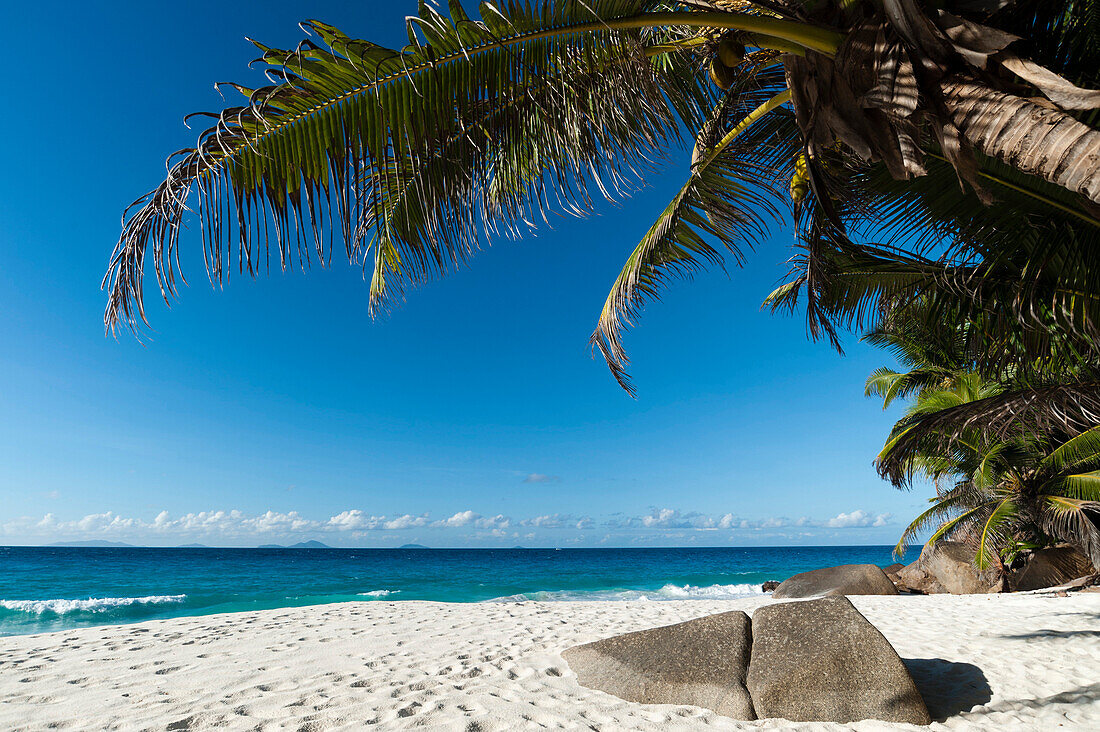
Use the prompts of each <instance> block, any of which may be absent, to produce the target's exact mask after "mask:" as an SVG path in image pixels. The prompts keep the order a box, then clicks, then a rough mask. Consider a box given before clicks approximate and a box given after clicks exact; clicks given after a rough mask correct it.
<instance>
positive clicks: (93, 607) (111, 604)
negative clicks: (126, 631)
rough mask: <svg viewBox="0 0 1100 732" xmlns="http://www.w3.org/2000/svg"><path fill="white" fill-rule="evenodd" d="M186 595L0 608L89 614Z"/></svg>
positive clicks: (0, 603)
mask: <svg viewBox="0 0 1100 732" xmlns="http://www.w3.org/2000/svg"><path fill="white" fill-rule="evenodd" d="M186 597H187V595H149V596H148V597H90V598H88V599H87V600H65V599H60V598H59V599H54V600H0V608H4V609H5V610H13V611H15V612H23V613H33V614H35V615H42V614H44V613H54V614H56V615H65V614H66V613H75V612H90V613H101V612H106V611H108V610H113V609H115V608H119V607H129V606H131V605H160V604H163V603H172V602H183V601H184V599H186Z"/></svg>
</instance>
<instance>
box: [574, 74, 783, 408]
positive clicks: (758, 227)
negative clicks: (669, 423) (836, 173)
mask: <svg viewBox="0 0 1100 732" xmlns="http://www.w3.org/2000/svg"><path fill="white" fill-rule="evenodd" d="M745 78H746V81H753V82H757V83H758V82H759V74H758V73H757V72H756V70H754V69H751V68H750V69H749V71H748V74H746V77H745ZM779 78H781V77H779ZM771 87H772V89H774V88H775V85H771ZM744 96H746V95H745V94H744V93H743V92H742V93H740V94H737V95H736V97H737V98H738V99H739V100H741V99H742V98H743V97H744ZM733 98H734V95H733V94H731V95H729V96H727V97H726V99H727V100H730V99H733ZM789 99H790V94H789V92H787V91H785V90H784V91H779V92H778V93H777V94H775V95H774V96H772V97H771V98H770V99H767V101H764V102H763V103H761V104H760V105H759V106H758V107H756V108H755V109H753V110H752V111H750V112H749V113H748V114H746V115H745V116H744V117H743V118H742V119H740V120H739V121H738V122H736V124H734V125H733V126H732V127H731V128H729V130H728V132H726V133H725V134H724V135H723V136H722V138H721V140H719V141H718V142H717V144H715V145H714V146H713V147H703V148H702V149H703V150H705V152H704V153H703V154H702V155H701V156H700V158H699V160H698V162H697V163H696V164H695V165H693V168H692V172H691V176H690V178H689V179H688V181H687V183H685V184H684V186H683V187H682V188H681V189H680V191H679V192H678V193H677V194H676V196H675V198H673V200H672V201H671V202H670V203H669V204H668V206H666V207H665V209H664V211H662V212H661V215H660V217H658V219H657V221H656V222H655V223H654V224H653V226H651V227H650V229H649V230H648V231H647V232H646V234H645V236H643V237H642V240H641V242H640V243H639V244H638V245H637V246H636V247H635V248H634V251H633V252H631V254H630V256H629V257H628V258H627V261H626V264H625V265H624V266H623V269H622V270H621V271H620V273H619V275H618V277H617V278H616V279H615V283H614V285H613V286H612V289H611V293H610V294H609V295H608V297H607V300H606V302H605V303H604V306H603V310H602V312H601V313H600V318H599V321H598V323H597V325H596V329H595V331H594V332H593V333H592V336H591V338H590V339H589V341H590V343H591V344H592V346H593V347H594V348H595V349H598V350H599V351H600V353H601V354H602V355H603V357H604V359H605V360H606V361H607V364H608V367H609V368H610V369H611V373H612V374H613V375H614V376H615V379H616V381H618V382H619V384H620V385H621V386H622V387H623V388H624V389H626V390H627V391H628V392H629V393H631V394H632V395H633V393H634V389H633V386H632V385H631V383H630V379H629V375H628V374H627V372H626V367H627V364H628V359H627V356H626V352H625V350H624V348H623V345H622V330H623V326H624V324H625V323H630V322H632V321H633V320H634V319H635V318H636V317H637V315H638V313H639V312H640V310H641V308H642V307H643V306H644V304H645V303H646V302H647V301H653V300H656V299H659V297H660V290H661V289H662V287H663V286H665V285H666V284H667V282H668V281H669V279H671V278H675V277H690V276H691V275H692V274H693V273H694V272H696V271H697V270H698V269H700V268H702V267H703V266H705V265H707V264H710V265H721V264H722V262H723V251H722V250H723V249H724V250H725V253H726V254H729V255H731V256H732V257H733V258H734V259H735V261H736V262H737V263H738V264H740V263H741V262H742V261H743V253H742V250H741V246H746V247H750V248H751V247H752V246H753V245H754V243H755V242H756V241H758V240H760V239H761V238H762V237H764V236H765V235H766V231H767V228H766V224H765V218H766V217H769V216H770V217H773V218H776V217H778V206H780V205H782V198H781V194H780V192H779V190H778V187H777V186H776V185H774V182H776V181H777V176H776V174H775V171H776V168H777V167H778V168H781V167H782V166H781V165H780V163H779V161H782V160H783V157H784V156H785V153H787V150H786V148H787V147H789V145H790V141H791V134H792V133H793V132H794V128H793V126H792V125H790V124H789V120H790V118H789V116H772V117H770V118H769V117H768V115H769V113H770V112H773V111H774V110H776V109H778V108H779V107H780V106H781V105H783V104H785V103H786V102H787V101H789ZM716 113H717V116H718V118H719V119H715V120H712V121H711V122H710V123H709V124H708V125H707V126H706V127H705V128H704V134H706V133H711V134H713V132H712V131H713V130H714V129H716V128H717V129H722V127H721V125H720V118H724V117H726V116H727V115H726V113H727V107H726V103H723V104H722V105H720V106H719V108H718V109H717V110H716ZM761 120H765V121H763V122H762V121H761ZM753 125H760V126H761V127H762V128H763V130H762V131H760V130H758V132H757V134H756V135H754V136H753V138H752V140H751V141H750V142H748V143H742V144H738V137H739V136H740V135H741V134H742V133H744V132H745V131H746V130H748V129H749V128H750V127H752V126H753ZM786 157H789V154H788V155H786ZM769 181H770V182H772V184H769Z"/></svg>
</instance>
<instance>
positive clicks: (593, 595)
mask: <svg viewBox="0 0 1100 732" xmlns="http://www.w3.org/2000/svg"><path fill="white" fill-rule="evenodd" d="M892 549H893V548H892V547H886V546H853V547H836V546H833V547H753V548H713V549H703V548H690V549H689V548H683V549H518V548H517V549H192V548H178V549H152V548H148V549H146V548H58V547H0V635H12V634H23V633H40V632H46V631H54V630H65V629H69V628H75V627H82V626H90V625H105V624H114V623H128V622H137V621H141V620H149V619H153V618H169V617H178V616H183V615H207V614H210V613H223V612H238V611H244V610H264V609H270V608H279V607H294V606H299V605H318V604H322V603H329V602H347V601H370V602H379V601H383V602H390V601H402V600H439V601H445V602H486V601H519V600H544V601H557V600H603V601H636V602H637V601H662V600H691V599H699V600H714V599H723V598H729V599H734V598H739V597H746V596H750V595H754V594H759V593H760V592H761V590H760V584H761V583H762V582H764V581H765V580H783V579H786V578H787V577H790V576H791V575H793V574H797V573H798V572H804V571H806V570H809V569H817V568H819V567H828V566H834V565H838V564H879V565H887V564H891V563H892V562H894V561H895V560H894V558H893V556H892V554H891V552H892Z"/></svg>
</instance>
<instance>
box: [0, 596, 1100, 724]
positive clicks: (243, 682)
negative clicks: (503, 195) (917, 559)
mask: <svg viewBox="0 0 1100 732" xmlns="http://www.w3.org/2000/svg"><path fill="white" fill-rule="evenodd" d="M851 599H852V601H853V602H854V603H855V605H856V607H858V608H859V609H860V611H862V612H863V613H864V614H865V615H866V616H867V618H868V619H869V620H870V621H871V622H873V623H874V624H875V625H876V626H878V628H879V629H880V630H882V632H883V633H884V634H885V635H886V637H887V638H888V639H889V640H890V641H891V642H892V643H893V645H894V647H895V648H896V649H897V651H898V653H899V654H900V655H901V657H902V658H903V659H906V662H907V664H908V665H909V667H910V669H911V671H912V672H913V675H914V678H915V679H916V681H917V683H918V686H919V687H920V688H921V691H922V693H923V694H924V696H925V697H926V700H927V702H928V706H929V711H930V712H931V713H932V716H933V718H935V719H936V720H937V721H936V722H934V723H933V725H932V727H931V729H951V730H959V729H997V730H1006V729H1019V730H1050V729H1092V730H1095V729H1100V593H1078V594H1072V595H1070V596H1068V597H1057V596H1053V595H1049V594H1047V595H970V596H951V595H932V596H925V597H906V596H901V597H853V598H851ZM768 602H772V600H770V599H768V598H765V597H761V598H754V599H749V600H743V601H724V602H717V601H714V602H705V601H674V602H587V603H586V602H561V603H540V602H524V603H485V604H448V603H432V602H400V603H394V602H363V603H343V604H338V605H321V606H313V607H303V608H293V609H279V610H269V611H262V612H249V613H233V614H224V615H209V616H205V617H191V618H179V619H172V620H159V621H151V622H145V623H140V624H134V625H120V626H111V627H101V628H89V629H82V630H75V631H67V632H58V633H48V634H42V635H31V636H15V637H6V638H0V729H4V730H39V729H73V730H100V729H118V730H139V729H149V730H165V729H169V730H189V729H210V728H219V729H229V730H268V729H291V730H329V729H347V730H351V729H363V728H367V727H371V726H372V725H373V726H374V727H373V728H376V729H407V728H424V729H443V730H467V731H470V732H473V731H474V730H515V729H543V728H564V729H592V730H620V729H653V730H657V729H660V730H669V729H696V728H708V729H755V728H773V729H774V728H781V729H787V728H795V729H842V727H840V726H838V725H827V724H797V725H796V724H792V723H790V722H786V721H784V720H775V719H769V720H760V721H756V722H736V721H734V720H731V719H728V718H725V717H721V716H719V715H716V714H714V713H712V712H709V711H707V710H704V709H699V708H696V707H689V706H663V705H662V706H651V705H641V704H633V703H629V702H625V701H622V700H620V699H618V698H615V697H612V696H609V695H607V694H604V693H601V692H597V691H592V690H589V689H585V688H583V687H580V686H578V684H577V682H576V677H575V676H574V675H573V673H572V672H570V670H569V668H568V666H567V665H566V664H565V663H564V662H563V661H562V658H561V655H560V654H561V651H563V650H565V649H566V648H568V647H570V646H573V645H576V644H579V643H585V642H588V641H592V640H596V639H599V638H604V637H607V636H610V635H615V634H617V633H623V632H627V631H632V630H640V629H643V628H648V627H655V626H658V625H665V624H669V623H674V622H679V621H682V620H688V619H691V618H694V617H698V616H701V615H706V614H710V613H716V612H723V611H726V610H731V609H736V608H741V609H744V610H746V611H749V612H751V611H752V609H754V608H755V607H758V606H760V605H761V604H764V603H768ZM895 727H897V728H900V727H901V726H898V725H887V724H884V723H882V722H874V721H866V722H861V723H859V724H856V725H852V726H851V728H855V729H860V730H872V729H884V728H895ZM914 729H919V728H914Z"/></svg>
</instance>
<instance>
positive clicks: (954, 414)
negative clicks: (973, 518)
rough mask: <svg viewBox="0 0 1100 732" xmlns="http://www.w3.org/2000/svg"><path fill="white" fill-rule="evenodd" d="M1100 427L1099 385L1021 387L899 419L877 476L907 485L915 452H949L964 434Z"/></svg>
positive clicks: (992, 435) (881, 456)
mask: <svg viewBox="0 0 1100 732" xmlns="http://www.w3.org/2000/svg"><path fill="white" fill-rule="evenodd" d="M1097 423H1100V383H1097V382H1091V381H1090V382H1078V383H1072V384H1056V385H1052V386H1042V387H1037V388H1022V389H1015V390H1011V391H1007V392H1004V393H1002V394H996V395H993V396H988V397H985V398H982V399H976V400H974V401H969V402H963V403H960V404H957V405H955V406H950V405H946V406H945V407H944V408H943V409H929V410H927V411H925V412H924V413H920V414H915V415H911V416H908V417H906V418H904V419H902V420H901V421H900V422H899V423H898V426H897V428H896V429H895V436H894V437H893V438H892V439H891V440H890V442H888V443H887V446H886V447H885V448H884V449H883V451H882V452H881V453H880V454H879V458H878V461H877V466H878V470H879V474H880V475H882V476H883V477H884V478H886V479H888V480H890V482H892V483H893V484H894V485H896V486H904V485H907V484H908V482H909V478H910V475H909V468H908V465H909V462H910V460H911V459H912V457H913V456H914V455H915V454H917V453H920V452H936V451H939V450H944V449H949V447H950V445H951V443H952V442H953V441H954V440H955V439H956V436H957V435H959V434H961V433H962V432H964V431H966V430H968V429H974V430H977V431H978V432H979V433H981V434H982V435H985V436H986V437H987V438H995V439H1006V438H1008V437H1010V436H1012V435H1021V434H1029V433H1035V432H1040V433H1041V432H1058V431H1060V432H1062V433H1065V434H1068V435H1074V434H1078V433H1080V432H1082V431H1084V430H1088V429H1091V428H1092V427H1093V426H1094V425H1096V424H1097Z"/></svg>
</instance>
